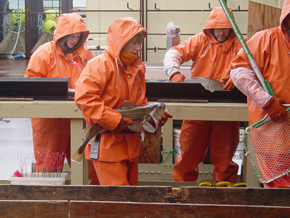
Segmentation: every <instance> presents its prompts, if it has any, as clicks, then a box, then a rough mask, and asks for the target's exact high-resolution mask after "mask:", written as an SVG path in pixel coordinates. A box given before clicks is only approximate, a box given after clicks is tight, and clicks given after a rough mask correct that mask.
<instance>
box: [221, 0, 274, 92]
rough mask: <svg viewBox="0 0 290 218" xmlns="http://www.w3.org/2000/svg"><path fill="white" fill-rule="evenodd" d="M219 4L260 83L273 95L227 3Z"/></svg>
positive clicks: (222, 1)
mask: <svg viewBox="0 0 290 218" xmlns="http://www.w3.org/2000/svg"><path fill="white" fill-rule="evenodd" d="M219 3H220V4H221V6H222V8H223V10H224V12H225V14H226V16H227V18H228V20H229V22H230V24H231V26H232V28H233V30H234V32H235V34H236V36H237V38H238V40H239V42H240V44H241V46H242V48H243V49H244V52H245V54H246V56H247V58H248V59H249V61H250V64H251V66H252V68H253V70H254V72H255V74H256V76H257V78H258V80H259V81H260V84H261V86H262V87H263V88H264V89H265V90H266V91H267V92H268V93H272V90H271V88H270V87H267V86H266V85H265V81H264V77H263V75H262V73H261V72H260V70H259V68H258V66H257V63H256V61H255V59H254V58H253V56H252V54H251V52H250V50H249V48H248V46H247V44H246V42H245V40H244V38H243V37H242V34H241V32H240V30H239V27H238V26H237V24H236V22H235V20H234V18H233V16H232V14H231V13H230V10H229V8H228V6H227V4H226V3H225V1H224V0H219ZM269 88H270V90H269Z"/></svg>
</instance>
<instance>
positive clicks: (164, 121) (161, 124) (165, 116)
mask: <svg viewBox="0 0 290 218" xmlns="http://www.w3.org/2000/svg"><path fill="white" fill-rule="evenodd" d="M172 117H173V116H172V114H171V113H168V112H166V111H164V115H163V116H162V120H161V121H160V123H159V126H164V124H165V123H166V122H167V120H168V118H172Z"/></svg>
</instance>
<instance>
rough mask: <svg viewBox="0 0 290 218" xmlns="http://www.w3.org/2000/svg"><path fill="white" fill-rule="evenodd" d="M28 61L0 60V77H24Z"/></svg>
mask: <svg viewBox="0 0 290 218" xmlns="http://www.w3.org/2000/svg"><path fill="white" fill-rule="evenodd" d="M28 61H29V60H28V59H23V58H21V59H14V60H10V59H7V58H0V77H23V75H24V73H25V70H26V67H27V65H28Z"/></svg>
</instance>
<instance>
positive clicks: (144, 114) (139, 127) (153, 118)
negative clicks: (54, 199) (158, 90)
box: [72, 101, 166, 162]
mask: <svg viewBox="0 0 290 218" xmlns="http://www.w3.org/2000/svg"><path fill="white" fill-rule="evenodd" d="M115 110H116V111H118V112H119V113H121V114H122V116H123V117H124V118H125V117H127V118H130V119H131V120H133V123H132V124H126V125H127V127H128V129H130V130H131V131H133V132H141V134H142V135H143V134H144V132H145V131H146V132H149V133H154V132H155V131H156V129H157V128H158V125H159V122H160V121H161V120H162V116H163V115H164V111H166V105H165V103H164V102H157V103H152V104H149V105H145V106H139V107H137V106H136V105H135V104H134V103H132V102H130V101H124V102H123V104H122V107H121V108H120V109H115ZM105 131H106V129H104V128H102V127H101V126H100V125H98V124H97V123H94V124H93V125H91V126H89V127H87V128H86V129H84V132H83V135H85V138H84V140H83V142H82V144H81V145H80V147H79V149H78V150H77V151H76V152H75V154H74V155H73V157H72V160H73V161H77V162H80V161H81V160H82V158H83V154H84V150H85V147H86V145H87V144H88V143H91V144H92V143H93V142H94V139H95V137H96V135H97V134H98V133H102V132H105Z"/></svg>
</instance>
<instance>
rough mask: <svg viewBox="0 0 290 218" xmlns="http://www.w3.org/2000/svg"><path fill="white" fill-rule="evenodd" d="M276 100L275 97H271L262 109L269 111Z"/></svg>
mask: <svg viewBox="0 0 290 218" xmlns="http://www.w3.org/2000/svg"><path fill="white" fill-rule="evenodd" d="M274 100H275V98H274V97H273V96H271V97H270V98H269V99H268V100H267V101H266V102H265V104H264V105H263V107H262V109H263V110H265V109H267V107H269V106H270V105H271V104H272V103H273V101H274Z"/></svg>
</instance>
